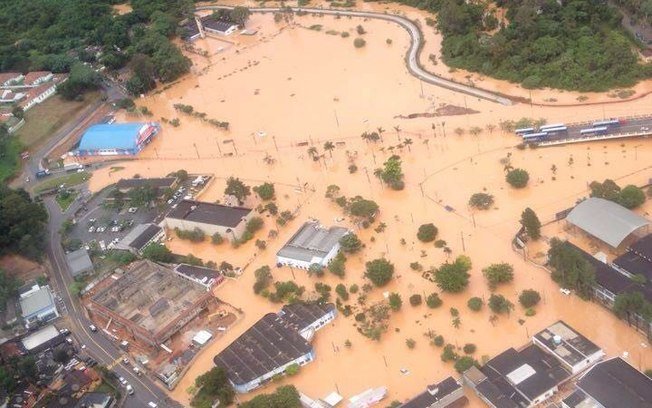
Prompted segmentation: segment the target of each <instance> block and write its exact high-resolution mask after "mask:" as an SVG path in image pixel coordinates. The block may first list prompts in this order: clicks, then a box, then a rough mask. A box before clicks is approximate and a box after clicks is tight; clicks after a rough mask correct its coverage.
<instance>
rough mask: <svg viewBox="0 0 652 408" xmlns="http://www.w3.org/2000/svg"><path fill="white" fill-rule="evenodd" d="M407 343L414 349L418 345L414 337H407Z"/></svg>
mask: <svg viewBox="0 0 652 408" xmlns="http://www.w3.org/2000/svg"><path fill="white" fill-rule="evenodd" d="M405 345H406V346H407V347H408V348H409V349H410V350H412V349H413V348H414V347H416V345H417V342H416V341H415V340H414V339H406V340H405Z"/></svg>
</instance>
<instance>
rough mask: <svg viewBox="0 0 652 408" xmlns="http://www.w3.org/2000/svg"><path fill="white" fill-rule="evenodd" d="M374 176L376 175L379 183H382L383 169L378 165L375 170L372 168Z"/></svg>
mask: <svg viewBox="0 0 652 408" xmlns="http://www.w3.org/2000/svg"><path fill="white" fill-rule="evenodd" d="M374 176H376V177H378V180H380V184H381V185H382V184H383V169H381V168H380V167H378V168H376V170H374Z"/></svg>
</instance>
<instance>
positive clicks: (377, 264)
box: [365, 258, 394, 286]
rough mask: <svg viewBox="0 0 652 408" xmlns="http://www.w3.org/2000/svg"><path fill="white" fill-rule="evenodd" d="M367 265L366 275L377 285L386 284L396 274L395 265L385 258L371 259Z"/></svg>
mask: <svg viewBox="0 0 652 408" xmlns="http://www.w3.org/2000/svg"><path fill="white" fill-rule="evenodd" d="M366 267H367V271H366V272H365V277H366V278H368V279H369V280H370V281H371V282H372V283H373V284H374V285H376V286H385V285H386V284H387V283H389V281H390V280H392V276H393V275H394V265H393V264H392V263H391V262H389V261H388V260H387V259H385V258H378V259H374V260H373V261H369V262H367V263H366Z"/></svg>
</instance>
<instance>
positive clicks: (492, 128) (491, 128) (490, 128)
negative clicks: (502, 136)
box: [486, 123, 496, 134]
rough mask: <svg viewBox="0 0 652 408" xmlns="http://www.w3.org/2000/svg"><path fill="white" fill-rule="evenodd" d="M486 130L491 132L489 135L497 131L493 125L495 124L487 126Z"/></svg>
mask: <svg viewBox="0 0 652 408" xmlns="http://www.w3.org/2000/svg"><path fill="white" fill-rule="evenodd" d="M486 128H487V130H488V131H489V134H492V133H493V132H494V130H496V125H493V124H491V123H490V124H488V125H487V126H486Z"/></svg>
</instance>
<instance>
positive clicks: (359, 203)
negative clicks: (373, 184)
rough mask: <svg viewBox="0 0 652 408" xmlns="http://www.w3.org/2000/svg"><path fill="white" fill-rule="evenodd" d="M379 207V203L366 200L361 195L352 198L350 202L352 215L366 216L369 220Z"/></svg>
mask: <svg viewBox="0 0 652 408" xmlns="http://www.w3.org/2000/svg"><path fill="white" fill-rule="evenodd" d="M378 209H379V207H378V204H376V202H375V201H372V200H366V199H364V198H362V197H359V196H358V197H354V198H352V199H351V203H350V204H349V212H350V213H351V215H354V216H356V217H360V218H366V219H367V220H369V221H372V220H373V218H374V216H375V215H376V213H377V212H378Z"/></svg>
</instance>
